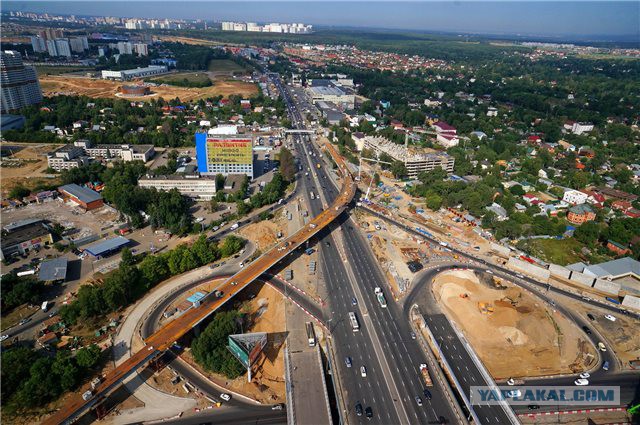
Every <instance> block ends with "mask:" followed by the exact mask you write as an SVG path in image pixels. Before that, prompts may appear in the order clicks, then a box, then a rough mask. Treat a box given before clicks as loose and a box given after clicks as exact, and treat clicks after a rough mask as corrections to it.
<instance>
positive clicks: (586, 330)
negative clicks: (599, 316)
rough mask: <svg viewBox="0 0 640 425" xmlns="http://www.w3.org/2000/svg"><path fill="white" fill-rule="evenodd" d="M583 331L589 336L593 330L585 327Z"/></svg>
mask: <svg viewBox="0 0 640 425" xmlns="http://www.w3.org/2000/svg"><path fill="white" fill-rule="evenodd" d="M582 330H583V331H584V333H586V334H587V335H591V329H589V328H588V327H586V326H583V327H582Z"/></svg>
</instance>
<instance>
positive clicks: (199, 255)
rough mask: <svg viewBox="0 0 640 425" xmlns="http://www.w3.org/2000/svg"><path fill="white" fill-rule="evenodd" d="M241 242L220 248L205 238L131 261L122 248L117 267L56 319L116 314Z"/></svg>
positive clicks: (228, 239) (232, 239)
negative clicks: (159, 284)
mask: <svg viewBox="0 0 640 425" xmlns="http://www.w3.org/2000/svg"><path fill="white" fill-rule="evenodd" d="M244 243H245V241H244V240H243V239H241V238H238V237H236V236H233V235H230V236H227V237H226V238H225V239H224V241H223V242H222V243H221V244H218V242H216V241H209V240H207V238H206V236H205V235H200V237H199V238H198V239H197V240H196V241H195V242H194V243H193V244H192V245H190V246H189V245H186V244H182V245H179V246H178V247H176V248H175V249H173V250H171V251H168V252H166V253H162V254H157V255H147V256H145V257H144V258H143V259H139V258H137V257H134V256H133V255H132V254H131V251H130V250H129V249H127V248H125V249H124V250H123V252H122V261H121V262H120V266H119V267H118V269H116V270H115V271H114V272H112V273H111V274H110V275H108V276H107V277H106V278H105V279H104V282H103V283H102V284H95V285H83V286H81V287H80V289H79V290H78V296H77V299H76V300H75V301H73V302H72V303H71V304H68V305H65V306H63V307H62V308H61V309H60V316H61V317H62V319H63V320H64V321H65V323H68V324H74V323H76V322H77V321H78V320H79V319H83V320H84V319H89V318H92V317H96V316H101V315H105V314H109V313H112V312H114V311H117V310H118V309H120V308H123V307H126V306H127V305H129V304H131V303H133V302H134V301H136V300H137V299H139V298H140V297H141V296H142V295H144V294H145V293H146V292H147V291H148V290H149V289H150V288H152V287H153V286H155V285H156V284H158V283H159V282H161V281H163V280H164V279H166V278H168V277H170V276H174V275H177V274H180V273H184V272H186V271H189V270H192V269H194V268H197V267H200V266H203V265H205V264H208V263H211V262H213V261H216V260H218V259H220V258H223V257H228V256H231V255H233V254H235V253H237V252H238V251H240V250H241V249H242V247H243V246H244Z"/></svg>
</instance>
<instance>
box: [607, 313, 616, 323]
mask: <svg viewBox="0 0 640 425" xmlns="http://www.w3.org/2000/svg"><path fill="white" fill-rule="evenodd" d="M604 318H605V319H607V320H611V321H612V322H615V321H616V318H615V317H614V316H612V315H610V314H605V315H604Z"/></svg>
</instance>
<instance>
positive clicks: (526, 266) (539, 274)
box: [507, 258, 551, 282]
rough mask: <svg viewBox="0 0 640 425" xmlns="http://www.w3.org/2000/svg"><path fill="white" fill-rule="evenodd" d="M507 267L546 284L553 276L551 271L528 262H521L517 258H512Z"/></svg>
mask: <svg viewBox="0 0 640 425" xmlns="http://www.w3.org/2000/svg"><path fill="white" fill-rule="evenodd" d="M507 267H509V268H512V269H516V270H519V271H522V272H524V273H526V274H528V275H530V276H533V277H535V278H537V279H540V280H542V281H544V282H546V281H547V280H548V279H549V276H550V275H551V273H550V272H549V270H547V269H545V268H542V267H539V266H536V265H533V264H531V263H528V262H526V261H523V260H519V259H517V258H510V259H509V262H508V263H507Z"/></svg>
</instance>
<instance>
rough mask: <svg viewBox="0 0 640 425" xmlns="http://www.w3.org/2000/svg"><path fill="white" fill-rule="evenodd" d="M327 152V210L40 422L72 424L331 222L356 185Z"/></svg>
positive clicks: (338, 158) (331, 149)
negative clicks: (332, 191) (337, 181)
mask: <svg viewBox="0 0 640 425" xmlns="http://www.w3.org/2000/svg"><path fill="white" fill-rule="evenodd" d="M327 150H328V151H329V153H330V154H331V156H332V157H333V159H334V161H335V162H336V164H337V165H338V170H339V172H340V175H341V176H342V187H341V190H340V195H339V196H338V197H337V198H336V200H335V201H334V203H333V204H332V205H331V206H330V207H329V208H327V209H325V210H324V211H322V213H320V214H319V215H317V216H316V217H314V218H313V219H312V220H311V221H310V222H309V223H307V224H306V225H305V226H304V227H302V228H301V229H300V230H299V231H298V232H296V233H294V234H293V235H291V236H290V237H288V238H286V239H285V240H283V241H281V242H280V243H278V244H277V245H276V246H274V247H273V248H271V249H270V250H269V251H267V252H265V253H264V254H263V255H261V256H260V257H259V258H257V259H256V260H255V261H253V262H252V263H251V264H249V265H247V266H246V267H244V268H243V269H242V270H241V271H240V272H238V273H236V274H235V275H233V276H232V277H230V278H229V279H227V280H226V281H225V283H224V284H223V285H222V286H221V287H220V288H219V289H220V290H221V291H223V292H224V295H223V296H222V297H221V298H216V297H215V296H214V295H213V294H209V295H208V296H207V297H206V298H205V299H204V300H203V301H202V303H201V305H200V307H198V308H191V309H189V310H187V311H186V312H185V313H183V314H182V315H181V316H180V317H178V318H176V319H175V320H173V321H171V322H169V323H168V324H166V325H165V326H163V327H162V328H160V329H159V330H158V331H156V332H155V333H153V334H152V335H150V336H149V337H148V338H146V339H145V340H144V342H145V347H144V348H142V349H141V350H140V351H138V352H137V353H135V354H133V355H132V356H131V357H130V358H129V359H128V360H127V361H125V362H124V363H122V364H120V365H119V366H118V367H116V368H115V369H113V370H112V371H111V372H109V373H107V374H106V375H105V376H104V377H103V380H102V382H101V383H100V384H99V385H98V386H97V387H96V389H95V390H94V392H93V396H92V397H91V398H90V399H89V400H84V399H83V398H82V394H83V393H84V392H85V391H87V390H88V388H83V389H80V390H78V391H77V392H76V393H75V394H73V395H71V397H70V398H69V400H68V401H67V403H66V404H65V405H64V406H63V407H62V408H61V409H59V410H58V411H57V412H55V413H54V414H53V415H51V416H50V417H48V418H47V419H45V420H44V421H43V422H42V423H43V424H46V425H54V424H55V425H57V424H69V423H72V422H73V421H74V420H75V419H77V418H78V417H80V416H82V415H83V414H84V413H85V412H86V411H87V410H88V409H90V408H91V407H93V406H94V405H96V404H98V403H99V402H101V401H102V399H103V398H104V397H106V396H108V394H109V393H110V392H111V391H113V390H114V389H115V388H117V387H118V386H120V385H121V384H122V381H123V380H124V379H125V378H126V377H127V376H129V375H131V374H132V373H134V372H135V371H136V370H138V369H139V368H141V367H143V366H145V365H146V364H147V363H148V362H149V361H151V360H153V359H155V358H157V357H159V356H160V355H161V354H162V353H163V352H164V351H165V350H167V349H168V348H169V347H170V346H171V345H172V344H173V343H174V342H176V341H177V340H178V339H180V337H182V336H183V335H185V334H186V333H188V332H189V331H190V330H191V329H192V328H193V327H194V326H196V325H197V324H199V323H200V322H202V321H204V320H205V319H206V318H207V317H208V316H209V315H211V313H213V312H214V311H216V310H217V309H218V308H220V307H221V306H222V305H224V304H225V303H226V302H227V301H228V300H229V299H231V298H233V297H234V296H235V295H236V294H237V293H239V292H240V291H242V290H243V289H244V288H245V287H246V286H247V285H249V284H250V283H251V282H253V281H254V280H255V279H257V278H258V277H259V276H260V275H262V274H263V273H264V272H266V271H267V270H269V269H270V268H271V267H273V266H274V265H275V264H276V263H278V262H279V261H280V260H282V259H283V258H285V257H286V256H287V255H289V254H290V253H291V252H293V251H294V250H295V249H296V248H298V247H299V246H301V245H302V244H303V243H305V242H306V241H307V240H309V238H311V237H313V236H314V235H315V234H317V233H318V232H320V231H321V230H322V229H324V228H325V227H326V226H327V225H329V224H330V223H331V222H332V221H333V220H335V219H336V218H337V217H338V216H339V215H340V214H341V213H342V212H343V211H344V210H345V209H346V207H347V205H348V204H349V202H351V200H352V199H353V197H354V195H355V192H356V186H355V183H354V180H353V177H352V176H351V174H350V173H349V171H348V168H347V166H346V164H345V163H344V160H343V159H342V158H341V156H340V155H339V154H338V152H337V151H336V150H335V148H334V147H333V146H332V145H330V144H328V146H327Z"/></svg>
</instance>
